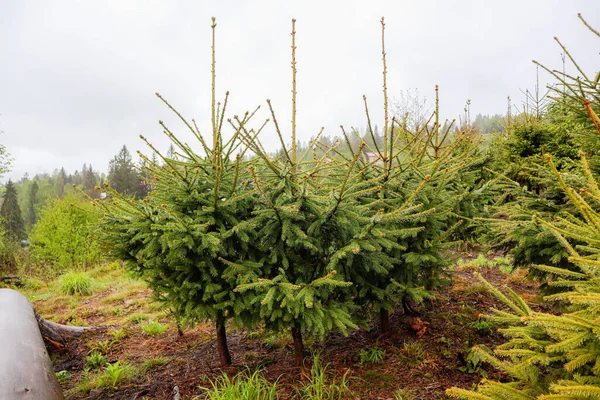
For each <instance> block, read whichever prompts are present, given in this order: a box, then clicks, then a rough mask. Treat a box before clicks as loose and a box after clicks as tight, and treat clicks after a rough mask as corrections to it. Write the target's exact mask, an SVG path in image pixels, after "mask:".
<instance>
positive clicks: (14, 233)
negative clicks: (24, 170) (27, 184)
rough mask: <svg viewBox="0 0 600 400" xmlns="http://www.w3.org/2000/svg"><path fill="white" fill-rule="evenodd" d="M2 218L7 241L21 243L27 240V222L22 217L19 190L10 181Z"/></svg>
mask: <svg viewBox="0 0 600 400" xmlns="http://www.w3.org/2000/svg"><path fill="white" fill-rule="evenodd" d="M0 217H1V218H2V221H3V222H4V237H5V239H6V240H9V241H13V242H19V241H21V240H22V239H25V237H26V234H25V222H24V221H23V217H22V216H21V209H20V208H19V200H18V197H17V189H16V188H15V184H14V183H13V182H12V181H11V180H9V181H8V183H7V184H6V187H5V192H4V200H3V201H2V206H1V207H0Z"/></svg>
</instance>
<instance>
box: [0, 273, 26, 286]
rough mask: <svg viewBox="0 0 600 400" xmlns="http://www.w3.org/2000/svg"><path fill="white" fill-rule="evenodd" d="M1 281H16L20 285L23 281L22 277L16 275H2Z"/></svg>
mask: <svg viewBox="0 0 600 400" xmlns="http://www.w3.org/2000/svg"><path fill="white" fill-rule="evenodd" d="M0 282H7V283H14V284H15V285H17V286H19V285H20V284H21V283H22V280H21V277H20V276H16V275H11V276H0Z"/></svg>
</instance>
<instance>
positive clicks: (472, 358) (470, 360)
mask: <svg viewBox="0 0 600 400" xmlns="http://www.w3.org/2000/svg"><path fill="white" fill-rule="evenodd" d="M483 351H488V349H487V348H484V346H481V347H480V348H479V349H478V350H477V351H475V350H469V352H468V353H467V357H466V359H465V365H463V366H461V367H458V370H459V371H461V372H468V373H470V374H473V373H476V374H482V375H483V376H487V374H486V373H485V371H483V370H482V369H481V366H482V363H483V362H484V361H485V357H484V356H483V355H482V352H483ZM488 352H489V351H488Z"/></svg>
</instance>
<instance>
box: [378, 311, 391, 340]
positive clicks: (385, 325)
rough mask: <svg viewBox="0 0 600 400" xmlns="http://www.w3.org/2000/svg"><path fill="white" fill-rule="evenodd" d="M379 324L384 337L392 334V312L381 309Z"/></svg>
mask: <svg viewBox="0 0 600 400" xmlns="http://www.w3.org/2000/svg"><path fill="white" fill-rule="evenodd" d="M379 322H380V329H381V334H382V335H387V334H389V333H390V312H389V311H388V310H386V309H385V308H383V307H382V308H380V309H379Z"/></svg>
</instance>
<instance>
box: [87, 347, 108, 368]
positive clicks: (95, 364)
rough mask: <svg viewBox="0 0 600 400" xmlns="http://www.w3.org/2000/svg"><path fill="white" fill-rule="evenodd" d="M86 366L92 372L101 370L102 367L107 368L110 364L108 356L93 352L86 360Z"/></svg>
mask: <svg viewBox="0 0 600 400" xmlns="http://www.w3.org/2000/svg"><path fill="white" fill-rule="evenodd" d="M85 361H86V364H87V366H88V367H89V368H91V369H92V370H99V369H100V368H102V367H105V366H106V365H107V364H108V361H106V356H105V355H103V354H102V353H98V352H95V351H94V352H92V354H90V355H89V356H87V357H86V358H85Z"/></svg>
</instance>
